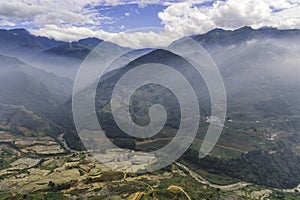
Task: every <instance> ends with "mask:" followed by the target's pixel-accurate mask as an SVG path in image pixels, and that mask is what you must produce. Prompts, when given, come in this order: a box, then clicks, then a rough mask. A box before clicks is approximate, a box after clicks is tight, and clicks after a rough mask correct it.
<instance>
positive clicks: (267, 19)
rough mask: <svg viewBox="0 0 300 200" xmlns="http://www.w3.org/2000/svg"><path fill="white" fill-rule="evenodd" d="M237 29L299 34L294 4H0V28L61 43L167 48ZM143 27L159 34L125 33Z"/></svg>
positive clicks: (103, 0)
mask: <svg viewBox="0 0 300 200" xmlns="http://www.w3.org/2000/svg"><path fill="white" fill-rule="evenodd" d="M242 26H252V27H253V28H260V27H263V26H273V27H277V28H280V29H294V28H300V4H299V0H276V1H274V0H239V1H238V0H185V1H184V0H177V1H176V0H170V1H164V0H135V1H130V0H52V1H51V0H21V1H20V0H5V1H0V28H5V29H10V28H26V29H28V30H29V31H30V32H31V33H32V34H35V35H40V36H46V37H50V38H54V39H57V40H64V41H75V40H79V39H82V38H86V37H98V38H100V39H105V40H111V41H113V42H119V43H123V45H135V46H143V44H146V43H155V42H157V43H158V44H160V43H162V42H164V41H165V44H167V43H168V42H171V41H172V40H175V39H178V38H180V37H182V36H185V35H195V34H203V33H206V32H208V31H209V30H211V29H214V28H223V29H230V30H231V29H236V28H240V27H242ZM145 27H157V28H160V29H161V31H160V32H161V33H157V34H158V35H157V34H153V31H151V29H149V31H148V34H146V33H143V34H140V33H136V34H135V35H134V34H128V33H126V32H127V31H130V30H132V29H139V28H145ZM123 32H125V33H123ZM137 32H138V31H137ZM125 36H126V37H125ZM159 36H163V37H164V38H163V39H161V38H159ZM125 43H126V44H125Z"/></svg>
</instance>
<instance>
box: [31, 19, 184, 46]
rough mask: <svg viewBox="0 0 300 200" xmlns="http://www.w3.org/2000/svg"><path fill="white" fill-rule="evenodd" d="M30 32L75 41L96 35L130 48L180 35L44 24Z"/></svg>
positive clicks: (165, 42)
mask: <svg viewBox="0 0 300 200" xmlns="http://www.w3.org/2000/svg"><path fill="white" fill-rule="evenodd" d="M29 31H30V32H31V33H32V34H34V35H38V36H45V37H49V38H53V39H56V40H64V41H77V40H80V39H83V38H87V37H97V38H100V39H103V40H107V41H110V42H113V43H117V44H119V45H121V46H125V47H132V48H143V47H157V46H167V45H169V44H170V43H171V42H173V41H174V40H175V39H178V38H180V37H182V35H177V34H174V33H171V32H168V31H164V30H163V29H146V30H139V31H136V32H127V33H126V32H120V33H110V32H106V31H103V30H91V29H89V28H86V27H74V26H69V27H59V26H56V25H46V26H45V27H44V28H40V29H38V30H35V29H31V30H29Z"/></svg>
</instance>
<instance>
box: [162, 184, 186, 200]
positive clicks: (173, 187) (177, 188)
mask: <svg viewBox="0 0 300 200" xmlns="http://www.w3.org/2000/svg"><path fill="white" fill-rule="evenodd" d="M167 190H169V191H176V190H178V191H180V192H182V193H183V194H184V195H185V196H186V198H187V199H188V200H191V197H190V196H189V195H188V193H186V191H184V189H183V188H181V187H179V186H176V185H171V186H170V187H168V189H167Z"/></svg>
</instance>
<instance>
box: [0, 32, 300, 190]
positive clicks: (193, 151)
mask: <svg viewBox="0 0 300 200" xmlns="http://www.w3.org/2000/svg"><path fill="white" fill-rule="evenodd" d="M191 37H192V38H193V39H194V40H195V41H197V42H198V43H199V44H201V45H202V46H203V47H204V48H205V49H206V50H207V52H208V53H209V55H210V56H211V57H212V59H213V60H214V61H215V63H216V65H217V66H218V68H219V70H220V73H221V75H222V77H223V80H224V84H225V88H226V93H227V102H228V111H227V119H226V123H225V126H224V130H223V133H222V135H221V138H220V140H219V142H218V144H217V146H216V147H215V148H214V150H213V151H212V152H211V154H210V155H209V156H208V157H207V158H205V159H202V160H198V159H197V158H198V157H197V155H198V154H197V152H198V151H199V147H200V145H201V142H202V140H203V136H204V134H205V131H206V129H207V122H206V117H208V116H210V110H209V108H210V97H209V94H208V93H207V87H206V86H205V82H204V81H203V79H202V78H199V77H194V71H193V69H192V67H191V66H190V65H189V64H188V63H186V62H185V61H184V59H182V58H181V57H180V56H178V55H175V54H173V53H171V52H168V51H165V50H162V49H143V50H134V49H129V50H132V52H131V53H129V54H127V55H125V56H124V57H122V58H121V59H122V63H123V61H124V60H125V63H126V61H128V63H127V64H126V65H124V66H118V63H119V62H116V63H115V66H113V67H112V69H111V71H109V72H108V73H107V74H106V78H105V79H103V80H100V82H99V84H98V90H97V96H96V102H97V103H96V108H97V112H98V118H99V121H100V123H101V124H102V125H103V126H104V127H105V130H106V134H107V135H108V136H109V137H110V138H111V139H112V141H114V142H115V144H117V145H119V146H122V147H125V148H131V149H135V150H147V151H149V150H153V149H157V148H160V147H161V146H163V145H165V144H166V143H168V142H169V141H170V140H171V139H172V137H173V136H174V135H175V134H176V128H178V125H179V119H180V113H179V107H178V106H179V105H178V102H177V101H176V99H175V97H174V95H172V93H170V91H168V90H167V89H166V88H163V87H160V86H157V85H148V86H145V87H143V88H140V89H139V90H138V91H137V92H136V93H135V98H134V99H133V100H132V104H131V106H132V110H131V112H132V113H133V114H132V115H133V118H136V120H137V122H138V123H140V124H147V123H149V118H148V112H147V110H148V108H149V107H150V106H151V105H153V104H156V103H160V104H162V105H164V106H165V108H166V110H167V113H168V114H170V117H169V118H168V120H167V123H166V127H165V128H164V129H163V130H162V131H161V132H160V133H159V134H158V135H156V136H154V137H153V138H150V139H148V140H142V141H141V140H137V139H136V138H133V137H129V136H128V135H126V134H125V133H124V132H122V131H121V130H120V129H119V128H118V127H117V126H116V124H115V123H114V122H113V117H112V113H111V108H110V104H109V102H110V98H111V93H112V90H113V88H114V86H115V84H116V82H117V81H118V80H119V79H120V77H121V76H122V75H123V74H124V73H126V72H128V71H129V70H130V69H133V68H135V67H136V66H139V65H141V64H145V63H149V62H152V63H161V64H170V63H171V66H172V67H173V68H174V69H176V70H177V71H179V72H181V73H183V74H184V75H185V76H186V77H187V78H188V80H191V83H192V86H193V88H195V90H196V91H197V92H196V93H197V95H198V97H199V99H201V101H200V102H201V104H200V108H201V115H202V118H201V122H200V127H199V131H198V135H197V139H196V140H195V142H194V143H193V145H192V147H191V148H190V149H189V151H188V152H187V153H186V154H185V155H184V156H183V157H182V158H181V160H180V161H181V162H183V163H186V164H188V165H191V166H196V168H197V169H200V170H203V171H206V172H209V173H214V174H217V175H220V176H224V177H232V178H237V179H241V180H246V181H250V182H254V183H257V184H262V185H266V186H270V187H278V188H285V187H294V186H296V185H297V184H299V180H300V168H299V166H300V163H299V161H300V159H299V156H300V148H299V146H300V121H299V119H300V101H299V99H300V92H299V91H300V79H299V77H300V68H299V63H300V60H299V54H300V45H299V41H300V30H278V29H275V28H268V27H266V28H261V29H257V30H256V29H252V28H251V27H242V28H240V29H237V30H233V31H228V30H223V29H214V30H212V31H210V32H208V33H206V34H202V35H194V36H191ZM0 42H1V46H0V103H1V104H12V105H17V106H24V107H26V109H28V110H30V111H33V112H34V113H35V114H36V115H39V116H40V117H41V118H43V119H45V120H46V121H48V122H49V123H50V124H53V126H54V127H57V131H59V132H56V133H55V134H53V131H51V136H52V137H57V136H58V135H59V134H61V133H62V132H64V138H65V140H66V142H67V144H68V146H70V147H71V148H73V149H77V150H82V149H84V147H83V146H82V144H81V142H80V140H79V138H78V136H77V133H76V129H75V127H74V123H73V118H72V101H71V95H72V84H73V81H74V79H75V76H76V72H77V70H78V69H79V67H80V65H81V63H82V62H83V60H84V59H85V58H86V56H87V55H88V54H89V53H90V52H91V51H92V49H93V48H95V47H96V46H97V45H98V44H100V43H101V42H103V41H102V40H100V39H97V38H87V39H83V40H79V41H76V42H71V43H69V42H62V41H55V40H53V39H49V38H46V37H38V36H34V35H32V34H30V33H29V32H28V31H26V30H25V29H13V30H0ZM174 43H176V41H175V42H174ZM107 48H109V49H110V50H111V51H114V49H117V48H122V49H128V48H125V47H121V46H119V45H117V44H113V43H109V45H108V47H107ZM131 60H132V61H131ZM129 61H131V62H129ZM168 78H170V79H172V77H168ZM153 91H155V92H153ZM138 119H141V120H140V121H139V120H138ZM54 132H55V131H54ZM266 160H267V161H268V162H266ZM226 165H228V166H230V167H226Z"/></svg>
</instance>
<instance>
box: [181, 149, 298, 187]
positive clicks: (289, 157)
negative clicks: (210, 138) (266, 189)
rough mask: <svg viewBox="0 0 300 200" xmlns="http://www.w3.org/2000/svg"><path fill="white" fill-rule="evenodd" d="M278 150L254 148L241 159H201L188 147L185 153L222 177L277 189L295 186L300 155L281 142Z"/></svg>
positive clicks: (188, 158) (204, 168) (208, 157)
mask: <svg viewBox="0 0 300 200" xmlns="http://www.w3.org/2000/svg"><path fill="white" fill-rule="evenodd" d="M275 151H276V153H272V154H271V153H269V152H268V151H261V150H254V151H250V152H248V153H247V154H243V155H242V156H241V157H240V158H235V159H228V160H225V159H222V158H217V157H212V156H207V157H205V158H203V159H197V158H198V153H199V152H198V151H197V150H194V149H189V150H188V151H187V152H186V153H185V154H184V156H183V159H184V160H185V161H187V162H192V163H193V164H196V165H197V166H199V168H201V169H203V170H206V171H208V172H210V173H214V174H218V175H221V176H229V177H233V178H238V179H242V180H244V181H248V182H252V183H255V184H259V185H265V186H270V187H274V188H292V187H296V186H297V185H298V184H299V180H300V165H299V163H300V157H299V156H297V155H295V154H294V153H293V152H292V150H290V149H289V148H287V147H284V146H282V145H278V146H277V147H276V148H275Z"/></svg>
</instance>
